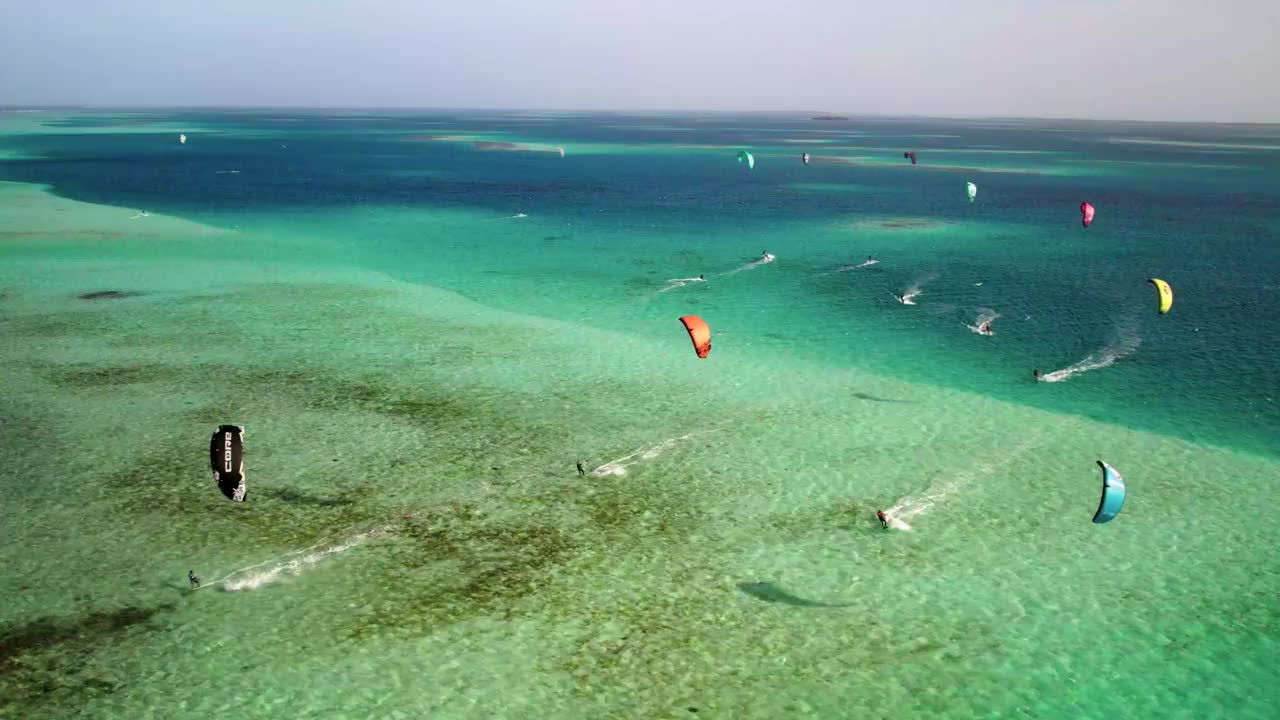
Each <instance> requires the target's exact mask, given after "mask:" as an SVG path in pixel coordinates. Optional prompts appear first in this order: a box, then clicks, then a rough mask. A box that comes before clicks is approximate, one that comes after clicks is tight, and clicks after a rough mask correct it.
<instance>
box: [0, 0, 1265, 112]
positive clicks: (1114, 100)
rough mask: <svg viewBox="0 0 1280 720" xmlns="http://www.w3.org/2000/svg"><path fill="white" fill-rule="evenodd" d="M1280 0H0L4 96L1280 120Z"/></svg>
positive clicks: (29, 101)
mask: <svg viewBox="0 0 1280 720" xmlns="http://www.w3.org/2000/svg"><path fill="white" fill-rule="evenodd" d="M1277 37H1280V3H1268V2H1264V1H1262V0H1241V1H1240V2H1234V3H1231V4H1230V6H1228V7H1225V8H1214V7H1208V6H1204V5H1201V4H1195V3H1190V2H1186V1H1185V0H1175V1H1174V2H1168V3H1159V2H1155V1H1154V0H1128V1H1125V0H1114V1H1109V0H1081V2H1077V3H1075V4H1066V3H1041V2H1036V3H1028V2H1025V1H1023V2H1019V1H1017V0H972V1H971V2H966V3H943V2H921V1H919V0H903V1H902V2H897V3H894V4H893V5H892V6H890V7H873V6H869V5H865V4H858V3H854V4H847V3H838V2H823V1H815V0H798V1H797V2H793V3H789V4H788V5H787V6H786V7H785V8H784V7H780V6H778V5H774V4H771V5H750V6H740V5H738V4H736V3H731V2H727V1H726V0H707V1H706V2H698V3H682V2H676V1H675V0H654V1H652V2H647V3H644V4H635V3H625V2H602V3H593V4H585V3H569V2H551V3H540V4H537V3H529V2H518V1H509V0H476V1H475V2H470V3H466V4H448V5H441V6H437V7H425V6H422V5H419V4H416V3H412V2H408V1H407V0H373V1H372V2H367V3H363V4H361V5H360V6H359V7H357V6H355V5H354V4H350V3H339V2H317V3H302V2H295V1H292V0H287V1H285V2H280V3H276V4H274V5H269V6H263V5H260V4H257V3H252V2H247V1H245V0H228V1H227V2H223V3H220V4H219V5H217V6H209V5H201V4H197V3H193V2H177V3H162V2H159V1H158V0H132V1H131V2H127V3H124V4H123V5H122V6H115V7H109V6H106V5H99V4H97V3H92V2H88V1H87V0H67V1H66V2H62V3H58V4H56V5H46V6H26V7H18V6H17V4H16V3H12V2H9V1H8V0H6V1H5V2H4V3H2V4H0V60H3V63H0V106H8V107H15V106H24V105H25V106H54V105H79V106H86V105H88V106H106V107H144V106H145V107H311V108H341V107H345V108H374V107H376V108H387V109H391V108H403V109H418V108H450V109H463V108H465V109H477V110H485V109H524V110H535V111H537V110H568V111H575V110H576V111H618V112H626V111H630V112H663V111H666V112H699V111H704V112H717V111H724V112H832V113H842V114H851V115H853V114H856V115H879V116H922V117H1025V118H1034V117H1040V118H1072V119H1104V120H1106V119H1117V120H1155V121H1160V120H1164V121H1189V122H1204V121H1212V122H1251V123H1257V122H1280V83H1277V82H1273V81H1271V80H1269V78H1272V77H1273V76H1274V74H1275V73H1276V71H1277V70H1280V45H1277V44H1276V42H1275V38H1277Z"/></svg>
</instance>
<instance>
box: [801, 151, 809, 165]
mask: <svg viewBox="0 0 1280 720" xmlns="http://www.w3.org/2000/svg"><path fill="white" fill-rule="evenodd" d="M800 159H801V160H802V161H804V164H805V165H808V164H809V153H805V154H803V155H801V156H800Z"/></svg>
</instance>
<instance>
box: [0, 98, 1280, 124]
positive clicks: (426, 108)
mask: <svg viewBox="0 0 1280 720" xmlns="http://www.w3.org/2000/svg"><path fill="white" fill-rule="evenodd" d="M57 110H167V111H180V110H251V111H252V110H307V111H345V112H350V111H366V112H367V111H396V112H464V113H472V112H500V113H523V114H559V113H568V114H579V115H676V116H678V115H736V116H743V115H774V116H788V117H790V116H808V118H807V119H810V120H814V121H818V119H819V118H829V120H827V121H839V120H840V119H845V120H852V119H855V118H858V119H886V120H968V121H973V120H1006V121H1007V120H1015V121H1026V120H1034V121H1043V122H1052V121H1057V122H1095V123H1144V124H1159V125H1256V126H1274V125H1280V120H1276V121H1263V120H1154V119H1149V118H1126V117H1093V118H1090V117H1065V116H1053V115H987V114H963V113H960V114H943V115H926V114H919V113H869V112H848V111H828V110H677V109H649V110H642V109H626V110H619V109H599V108H597V109H588V108H519V107H498V106H490V107H448V106H430V105H220V104H207V105H200V104H197V105H188V104H177V105H152V104H120V105H116V104H24V105H18V104H10V103H6V104H3V105H0V112H22V111H27V112H43V111H57Z"/></svg>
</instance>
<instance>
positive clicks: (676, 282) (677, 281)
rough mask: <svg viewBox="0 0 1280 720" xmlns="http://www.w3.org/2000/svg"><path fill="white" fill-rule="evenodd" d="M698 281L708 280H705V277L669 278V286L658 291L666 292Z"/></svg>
mask: <svg viewBox="0 0 1280 720" xmlns="http://www.w3.org/2000/svg"><path fill="white" fill-rule="evenodd" d="M696 282H706V280H704V279H703V278H667V283H668V284H667V286H666V287H664V288H662V289H661V290H659V291H658V292H660V293H661V292H666V291H668V290H675V289H676V288H681V287H684V286H685V285H686V284H688V283H696Z"/></svg>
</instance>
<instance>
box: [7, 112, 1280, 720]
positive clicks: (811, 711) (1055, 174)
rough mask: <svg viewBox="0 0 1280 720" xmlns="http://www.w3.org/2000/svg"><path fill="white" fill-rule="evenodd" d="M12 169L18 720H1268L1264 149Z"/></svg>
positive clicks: (542, 134)
mask: <svg viewBox="0 0 1280 720" xmlns="http://www.w3.org/2000/svg"><path fill="white" fill-rule="evenodd" d="M177 132H185V133H186V134H187V136H188V142H187V143H186V144H185V145H181V144H179V143H178V140H177V136H176V133H177ZM0 133H3V134H0V180H7V181H10V182H9V183H7V184H4V185H0V257H2V258H3V262H0V334H3V338H4V342H3V343H2V344H0V373H3V377H4V383H5V392H4V394H3V396H0V417H2V418H3V423H4V425H3V431H4V436H3V442H4V453H5V457H6V461H7V462H8V463H9V465H10V467H11V468H16V469H17V472H11V473H10V475H9V479H8V480H7V481H5V490H6V493H7V497H8V498H9V500H8V501H7V502H6V503H5V504H4V505H3V507H2V509H0V522H2V523H3V529H4V536H5V538H6V542H5V543H4V544H3V545H2V546H0V556H2V557H0V567H3V568H4V570H3V571H2V572H0V589H3V590H4V593H5V596H6V597H11V598H14V600H13V601H12V602H10V603H8V604H7V605H6V607H5V608H4V609H2V610H0V690H2V691H3V695H0V702H3V703H5V704H4V705H0V713H7V714H9V715H13V716H14V717H23V718H28V717H33V718H38V717H149V716H154V717H167V716H170V715H171V714H172V713H173V712H174V711H175V709H177V710H181V711H184V712H191V711H201V710H207V711H216V712H221V713H224V714H225V713H231V714H234V715H236V716H237V717H342V716H360V717H372V716H385V717H396V716H397V715H396V713H400V716H403V717H424V716H430V717H459V718H470V717H476V718H480V717H484V718H491V717H514V716H516V715H529V714H536V715H537V716H540V717H557V718H558V717H564V718H573V717H637V718H661V717H694V716H695V713H694V712H693V711H691V710H690V709H689V708H697V713H696V716H697V717H704V718H706V717H712V718H715V717H726V718H743V717H761V718H765V717H783V716H786V717H817V718H841V717H879V716H881V715H886V716H887V715H900V716H910V717H937V716H939V715H940V714H944V713H945V714H946V716H948V717H969V716H973V717H979V716H993V715H999V716H1008V717H1037V718H1043V717H1063V718H1079V717H1102V716H1103V715H1106V716H1107V717H1122V718H1124V717H1132V718H1148V717H1150V718H1156V717H1159V718H1167V717H1187V718H1192V717H1195V718H1200V717H1259V718H1261V717H1271V716H1272V715H1273V713H1274V708H1275V705H1276V701H1277V696H1276V694H1275V690H1274V689H1273V688H1274V687H1277V686H1280V685H1277V682H1276V681H1277V679H1278V678H1277V675H1280V673H1278V672H1277V666H1276V664H1275V662H1274V659H1273V658H1274V654H1275V652H1276V650H1277V647H1276V645H1277V624H1276V623H1277V607H1280V605H1277V600H1278V598H1277V591H1278V588H1280V578H1277V569H1276V565H1275V559H1274V548H1275V547H1276V541H1277V534H1278V531H1280V524H1278V523H1277V522H1276V521H1275V520H1274V518H1272V517H1271V516H1270V515H1269V514H1268V513H1266V512H1265V511H1264V510H1265V508H1268V507H1270V506H1271V505H1273V504H1274V502H1275V500H1276V496H1277V481H1278V480H1280V472H1278V466H1277V449H1278V448H1280V405H1278V404H1277V403H1278V402H1280V381H1277V380H1276V373H1275V368H1276V364H1275V360H1274V359H1273V358H1274V348H1275V347H1277V346H1278V341H1280V320H1277V316H1276V315H1275V313H1274V312H1272V310H1273V309H1274V308H1275V306H1276V302H1277V300H1278V299H1280V297H1278V296H1280V281H1277V280H1276V278H1277V276H1278V272H1277V271H1280V249H1278V248H1280V245H1278V244H1277V239H1278V225H1277V209H1278V208H1280V149H1277V146H1280V129H1277V128H1275V127H1267V126H1209V127H1193V126H1179V125H1138V124H1117V123H1107V124H1103V123H1096V124H1095V123H1066V122H1062V123H1051V122H1045V123H1034V122H1010V123H1004V124H1001V126H999V127H992V126H991V124H990V123H982V122H977V121H941V120H938V121H932V120H910V121H902V120H862V119H854V120H851V121H848V122H815V121H811V120H808V119H806V118H802V117H781V116H753V117H733V116H727V115H706V116H698V117H690V116H680V117H665V116H653V115H649V116H643V117H634V118H632V117H626V116H619V115H608V116H581V115H569V116H562V117H558V116H550V115H547V116H528V115H519V114H512V115H495V114H494V113H483V114H481V113H433V114H426V113H422V114H414V113H389V112H378V111H368V112H360V113H357V112H343V113H324V112H297V111H252V112H250V111H243V112H223V113H156V114H138V113H128V114H125V113H120V114H112V113H106V112H98V113H81V114H71V115H65V114H64V115H55V114H52V113H45V114H25V113H24V114H21V115H15V114H0ZM798 140H806V141H818V142H797V141H798ZM559 147H563V148H564V149H565V157H564V158H561V157H560V156H559V152H558V150H557V149H556V148H559ZM739 147H746V148H749V149H751V151H752V152H753V153H754V154H755V157H756V167H755V169H754V170H752V171H748V170H747V169H746V168H745V167H743V166H740V165H738V164H737V163H735V162H734V154H735V153H736V150H737V148H739ZM907 149H910V150H914V151H916V153H917V155H918V158H919V160H920V164H919V165H917V166H915V167H912V166H911V165H910V164H909V162H908V161H906V160H904V159H902V157H901V156H902V152H903V151H904V150H907ZM806 151H807V152H809V153H811V154H812V155H813V156H814V161H813V162H812V164H810V165H809V166H807V167H806V166H804V165H803V164H802V163H801V162H800V159H799V154H800V153H801V152H806ZM967 180H972V181H973V182H975V183H977V184H978V186H979V193H978V197H977V201H976V202H975V203H974V204H972V205H970V204H969V203H967V202H966V201H965V198H964V183H965V181H967ZM46 187H47V191H46V189H44V188H46ZM1082 200H1088V201H1089V202H1091V203H1092V204H1093V205H1094V206H1095V207H1096V208H1097V210H1098V214H1097V218H1096V219H1095V221H1094V223H1093V225H1092V226H1091V227H1090V228H1088V229H1087V230H1086V229H1084V228H1082V227H1080V224H1079V212H1078V210H1077V208H1078V205H1079V203H1080V202H1081V201H1082ZM143 210H145V211H147V213H148V214H147V215H145V216H142V215H141V212H142V211H143ZM519 214H524V215H525V216H524V217H516V216H517V215H519ZM762 249H764V250H768V252H770V253H773V254H775V255H777V258H778V259H777V261H775V262H773V263H768V264H756V260H757V259H758V258H759V255H760V252H761V250H762ZM868 255H871V256H874V257H875V258H876V259H877V260H879V263H877V264H875V265H871V266H868V267H861V268H857V267H852V266H856V265H858V264H860V263H862V262H863V261H865V259H866V257H867V256H868ZM699 274H705V276H706V278H707V282H705V283H686V284H684V285H680V284H677V283H671V282H669V279H672V278H689V277H695V276H697V275H699ZM1148 277H1161V278H1164V279H1166V280H1167V281H1169V282H1170V283H1171V284H1172V285H1173V287H1174V292H1175V304H1174V308H1173V310H1172V311H1171V312H1170V314H1169V315H1167V316H1158V315H1157V314H1156V312H1155V297H1154V296H1155V293H1154V290H1153V288H1152V287H1151V286H1150V285H1148V284H1147V283H1146V279H1147V278H1148ZM913 287H916V288H918V289H919V290H920V294H919V295H918V296H917V297H915V298H914V300H915V302H916V304H915V305H913V306H904V305H902V304H900V303H898V302H897V301H896V300H895V299H894V297H893V295H895V294H902V293H904V292H906V291H908V290H910V289H911V288H913ZM103 291H117V294H116V295H115V296H105V297H99V298H98V299H91V300H86V299H80V298H79V297H78V296H79V295H82V294H86V293H93V292H103ZM689 313H694V314H698V315H701V316H702V317H704V318H706V319H707V321H708V322H709V323H710V324H711V326H712V330H713V334H714V336H713V348H714V349H713V351H712V353H711V356H710V358H709V359H707V360H698V359H697V358H696V357H695V356H694V354H693V352H692V349H691V348H690V347H689V343H688V339H687V336H686V335H685V334H684V330H683V329H682V328H681V327H680V325H679V323H678V322H677V321H676V318H677V317H678V316H680V315H683V314H689ZM984 314H986V315H990V314H995V315H997V317H996V319H995V322H994V328H995V331H996V334H995V335H994V336H992V337H983V336H980V335H977V334H975V333H973V332H971V330H970V329H969V328H968V327H966V326H967V325H974V324H976V321H977V318H978V316H979V315H984ZM1091 365H1096V366H1099V367H1096V368H1094V369H1086V370H1084V371H1081V372H1074V373H1071V374H1070V375H1069V376H1067V375H1068V374H1067V373H1066V372H1062V373H1061V374H1059V375H1055V377H1065V378H1066V379H1065V381H1063V382H1056V383H1041V384H1035V383H1033V382H1031V379H1030V370H1031V368H1032V367H1038V368H1040V370H1041V371H1042V372H1046V373H1048V372H1052V371H1067V370H1071V369H1072V368H1073V367H1075V368H1082V367H1088V366H1091ZM224 422H236V423H240V424H243V425H245V426H246V427H247V433H246V455H247V460H246V463H247V467H246V470H247V474H248V482H249V501H248V502H247V503H246V504H245V505H243V506H235V505H232V504H231V503H228V502H226V501H225V500H223V499H222V498H221V496H220V495H218V493H217V492H216V489H215V488H214V487H213V485H212V483H211V482H210V481H209V480H208V473H207V470H206V460H205V454H206V449H207V439H208V435H209V433H210V432H212V430H213V428H214V427H216V426H217V425H218V424H220V423H224ZM1099 458H1102V459H1106V460H1107V461H1108V462H1110V463H1111V464H1112V465H1114V466H1116V467H1117V468H1119V469H1120V470H1121V472H1123V473H1124V474H1125V477H1126V480H1127V482H1128V485H1129V489H1130V497H1129V502H1128V505H1127V506H1126V508H1125V510H1124V512H1123V513H1122V515H1121V516H1120V517H1119V518H1118V519H1117V520H1116V521H1114V522H1112V523H1111V524H1109V525H1105V526H1095V525H1093V524H1092V523H1090V522H1089V519H1090V517H1091V516H1092V513H1093V510H1094V509H1095V508H1096V504H1097V494H1098V488H1099V485H1100V482H1099V478H1098V472H1097V469H1096V466H1095V465H1094V464H1093V463H1094V460H1096V459H1099ZM579 459H580V460H582V461H583V463H584V465H585V466H586V467H587V469H588V471H592V470H593V469H594V470H595V472H594V473H593V476H591V477H588V478H587V479H585V480H583V479H579V478H578V477H577V474H576V471H575V470H574V468H573V463H574V461H575V460H579ZM890 507H892V508H896V509H897V514H898V516H899V517H900V518H901V519H902V522H904V523H905V526H909V528H910V529H909V530H908V529H907V528H906V527H902V528H900V529H899V530H897V531H892V532H884V531H882V530H881V529H880V528H879V527H878V525H877V524H876V523H875V520H874V517H873V515H874V511H875V510H876V509H878V508H890ZM188 569H195V570H196V572H197V574H199V575H201V576H202V577H203V578H204V579H205V582H206V583H214V582H215V581H218V580H219V579H221V580H222V582H221V583H219V584H210V585H207V587H206V588H205V589H203V590H201V591H199V592H196V593H192V592H190V591H189V590H187V588H186V587H185V580H184V577H185V573H186V570H188ZM230 590H234V591H233V592H228V591H230Z"/></svg>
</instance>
